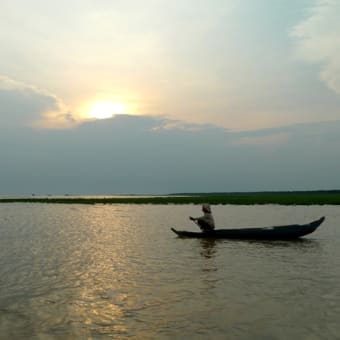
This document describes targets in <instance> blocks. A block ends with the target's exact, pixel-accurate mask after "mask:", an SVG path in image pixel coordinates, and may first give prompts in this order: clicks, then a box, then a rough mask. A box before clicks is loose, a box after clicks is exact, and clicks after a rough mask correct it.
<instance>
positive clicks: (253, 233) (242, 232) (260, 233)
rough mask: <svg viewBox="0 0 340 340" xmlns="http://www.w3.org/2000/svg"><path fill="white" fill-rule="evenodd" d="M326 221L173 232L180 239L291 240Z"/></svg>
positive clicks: (308, 232) (306, 233)
mask: <svg viewBox="0 0 340 340" xmlns="http://www.w3.org/2000/svg"><path fill="white" fill-rule="evenodd" d="M324 220H325V217H321V218H319V219H318V220H315V221H313V222H311V223H307V224H292V225H284V226H274V227H265V228H243V229H217V230H213V231H209V232H193V231H179V230H176V229H174V228H171V230H172V231H173V232H174V233H175V234H177V235H178V236H179V237H191V238H213V239H216V238H225V239H250V240H251V239H252V240H290V239H296V238H298V237H302V236H305V235H308V234H310V233H312V232H313V231H315V230H316V229H317V228H318V227H319V226H320V225H321V223H322V222H323V221H324Z"/></svg>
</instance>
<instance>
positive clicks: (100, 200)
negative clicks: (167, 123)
mask: <svg viewBox="0 0 340 340" xmlns="http://www.w3.org/2000/svg"><path fill="white" fill-rule="evenodd" d="M1 203H4V204H5V203H7V204H8V203H46V204H164V205H165V204H203V203H209V204H211V205H219V204H220V205H226V204H233V205H256V204H279V205H326V204H327V205H340V192H339V191H315V192H259V193H230V194H185V195H183V196H181V195H176V196H175V195H166V196H163V195H160V196H145V197H143V196H136V197H134V196H130V197H127V196H124V197H119V196H118V197H117V196H115V197H105V196H103V197H81V196H77V197H72V196H66V197H53V196H50V197H39V196H37V197H14V198H0V204H1Z"/></svg>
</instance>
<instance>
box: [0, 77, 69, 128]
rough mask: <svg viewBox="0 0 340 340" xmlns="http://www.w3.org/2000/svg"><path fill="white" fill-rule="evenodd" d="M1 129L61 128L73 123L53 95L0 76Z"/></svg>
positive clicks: (60, 102) (60, 101) (63, 106)
mask: <svg viewBox="0 0 340 340" xmlns="http://www.w3.org/2000/svg"><path fill="white" fill-rule="evenodd" d="M0 99H1V107H0V119H1V126H2V127H6V126H17V127H23V126H33V127H44V128H65V127H69V126H72V125H74V123H75V120H74V118H73V116H72V114H71V113H70V112H68V111H67V109H66V106H65V105H64V104H63V102H62V100H60V99H59V98H58V97H57V96H55V95H54V94H51V93H49V92H48V91H46V90H43V89H39V88H37V87H35V86H33V85H30V84H25V83H23V82H20V81H16V80H13V79H11V78H9V77H7V76H4V75H0Z"/></svg>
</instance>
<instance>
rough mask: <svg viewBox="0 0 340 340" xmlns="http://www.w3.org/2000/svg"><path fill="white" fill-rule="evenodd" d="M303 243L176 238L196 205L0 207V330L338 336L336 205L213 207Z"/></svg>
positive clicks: (227, 219)
mask: <svg viewBox="0 0 340 340" xmlns="http://www.w3.org/2000/svg"><path fill="white" fill-rule="evenodd" d="M213 213H214V216H215V220H216V223H217V224H218V225H220V226H223V227H244V226H254V225H259V226H270V225H275V224H290V223H306V222H309V221H311V220H313V219H316V218H318V217H320V216H323V215H325V216H326V221H325V222H324V224H323V225H322V226H321V227H320V229H318V230H317V231H316V232H315V233H313V234H311V235H309V236H307V237H306V238H305V239H304V240H302V241H293V242H292V241H278V242H268V241H267V242H259V241H257V242H256V241H228V240H219V241H215V242H214V241H207V240H197V239H179V238H177V237H176V236H175V235H174V234H173V233H172V232H171V231H170V230H169V229H170V227H176V228H178V229H187V230H195V226H194V225H192V223H191V222H190V221H189V220H188V219H187V216H189V215H194V216H195V215H199V214H200V211H199V207H198V206H194V205H183V206H177V205H176V206H174V205H167V206H155V205H95V206H88V205H52V204H51V205H47V204H45V205H44V204H8V205H7V204H1V205H0V236H1V237H0V339H6V340H7V339H110V338H112V339H268V340H269V339H340V325H339V322H338V321H339V315H340V289H339V281H340V267H339V258H340V232H339V224H340V223H339V222H340V209H339V208H338V207H336V206H311V207H304V206H302V207H301V206H299V207H294V206H289V207H284V206H274V205H267V206H214V207H213Z"/></svg>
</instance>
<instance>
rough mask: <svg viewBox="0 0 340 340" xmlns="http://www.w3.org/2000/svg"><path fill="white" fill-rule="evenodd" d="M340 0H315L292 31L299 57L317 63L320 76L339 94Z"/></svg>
mask: <svg viewBox="0 0 340 340" xmlns="http://www.w3.org/2000/svg"><path fill="white" fill-rule="evenodd" d="M339 13H340V2H339V1H338V0H318V1H317V2H316V3H315V5H314V6H313V7H312V8H311V9H310V10H309V12H308V16H307V18H306V19H304V20H303V21H302V22H300V23H299V24H298V25H296V26H295V27H294V29H293V31H292V36H293V37H294V38H295V39H296V41H297V53H298V55H299V57H301V58H302V59H303V60H305V61H307V62H309V63H318V64H320V68H321V74H320V76H321V79H322V80H323V81H325V82H326V84H327V85H328V86H329V87H330V88H331V89H332V90H334V91H335V92H337V93H338V94H340V34H339V32H340V21H339Z"/></svg>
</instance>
